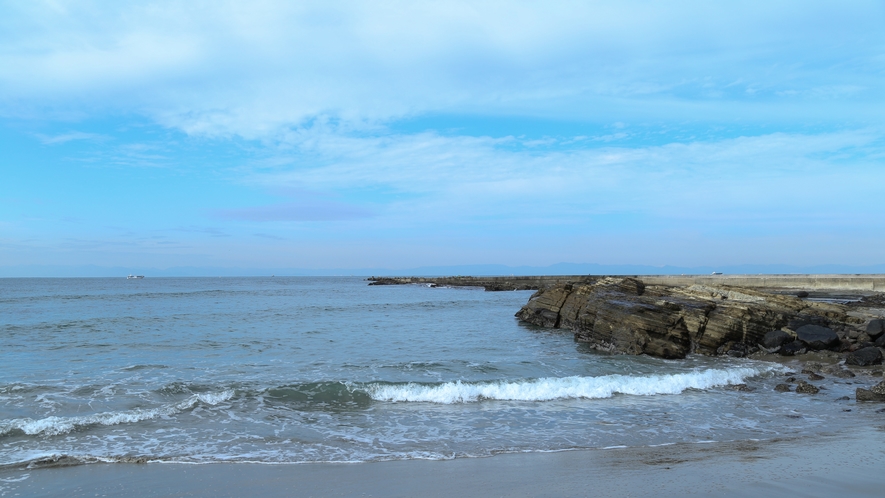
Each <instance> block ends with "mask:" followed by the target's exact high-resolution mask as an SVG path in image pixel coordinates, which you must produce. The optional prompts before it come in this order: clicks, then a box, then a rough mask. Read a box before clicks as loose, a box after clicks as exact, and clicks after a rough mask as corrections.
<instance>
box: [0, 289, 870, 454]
mask: <svg viewBox="0 0 885 498" xmlns="http://www.w3.org/2000/svg"><path fill="white" fill-rule="evenodd" d="M530 295H531V292H484V291H482V290H481V289H451V288H428V287H424V286H417V285H413V286H374V287H369V286H367V285H366V282H365V281H364V280H362V279H359V278H308V277H298V278H285V277H275V278H180V279H178V278H163V279H157V278H146V279H144V280H126V279H125V278H119V279H0V351H2V359H3V360H2V361H3V366H2V369H0V465H9V464H21V463H24V462H35V461H37V460H39V459H44V458H47V457H50V456H56V457H57V456H66V457H70V458H72V459H74V460H79V461H94V460H101V461H116V460H120V459H125V458H128V457H144V458H146V459H148V460H159V461H177V462H212V461H253V462H267V463H282V462H286V463H293V462H315V461H371V460H389V459H415V458H421V459H447V458H453V457H466V456H487V455H491V454H495V453H502V452H524V451H557V450H565V449H577V448H604V447H612V446H648V445H662V444H674V443H691V442H701V441H734V440H747V439H773V438H778V437H784V436H796V435H813V434H820V433H826V432H828V431H830V430H832V429H833V428H834V427H839V428H841V429H844V428H846V427H850V426H851V425H852V424H856V425H858V426H862V425H869V424H870V423H874V421H875V420H876V419H878V418H879V417H880V414H876V413H875V408H876V407H866V406H862V405H856V404H855V403H854V402H849V401H840V400H838V398H840V397H842V396H851V397H852V398H853V392H854V388H855V387H857V386H856V385H854V384H853V382H855V380H852V379H848V380H847V381H843V380H839V379H826V380H825V381H822V382H819V383H818V384H819V385H824V386H825V387H826V389H825V390H824V391H822V392H821V394H818V395H815V396H804V395H797V394H793V393H789V394H782V393H776V392H774V391H773V386H774V385H775V384H777V383H778V382H780V381H781V380H782V378H783V375H784V372H786V368H785V367H784V366H781V365H777V364H771V363H764V362H754V361H750V360H738V359H730V358H706V357H690V358H688V359H686V360H679V361H673V360H659V359H654V358H649V357H633V356H618V355H608V354H602V353H598V352H596V351H593V350H591V349H590V348H588V347H587V346H586V345H584V344H580V343H576V342H574V340H573V338H572V335H571V334H569V333H566V332H562V331H556V330H547V329H539V328H536V327H532V326H527V325H524V324H521V323H519V322H518V321H517V320H516V319H515V318H514V317H513V314H514V313H515V312H516V311H517V310H518V309H519V308H520V306H522V305H523V304H524V303H525V302H526V300H527V299H528V297H529V296H530ZM739 383H746V384H748V385H749V386H750V387H752V388H754V389H755V391H754V392H750V393H746V392H738V391H735V390H733V389H731V388H730V387H729V386H730V385H734V384H739ZM845 410H852V411H850V412H849V411H845Z"/></svg>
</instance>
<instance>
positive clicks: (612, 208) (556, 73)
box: [0, 0, 885, 276]
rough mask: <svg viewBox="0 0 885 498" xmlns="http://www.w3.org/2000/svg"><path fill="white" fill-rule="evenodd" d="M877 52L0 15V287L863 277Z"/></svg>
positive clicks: (542, 24) (310, 9)
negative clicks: (380, 279)
mask: <svg viewBox="0 0 885 498" xmlns="http://www.w3.org/2000/svg"><path fill="white" fill-rule="evenodd" d="M883 27H885V2H882V1H862V0H858V1H852V2H828V1H819V2H807V1H779V2H771V1H764V2H762V1H759V2H756V1H743V2H679V1H668V2H648V1H617V2H615V1H612V2H593V1H580V2H570V1H562V2H543V3H542V2H519V1H507V2H503V1H502V2H494V1H491V2H481V1H464V2H461V1H440V2H396V1H378V2H354V1H345V2H336V1H323V2H290V1H260V0H259V1H250V2H224V1H205V2H201V1H192V2H160V1H156V2H154V1H152V2H138V1H131V2H112V1H106V2H101V1H86V0H83V1H77V2H69V1H63V0H53V1H41V0H33V1H29V2H17V1H13V0H0V276H3V275H4V274H7V275H8V274H12V273H15V271H16V270H15V268H24V267H29V268H30V267H35V266H41V265H42V266H52V267H79V266H85V265H91V266H94V267H123V268H133V269H136V270H137V269H142V268H174V267H197V268H199V267H207V268H208V267H213V268H239V269H244V268H245V269H255V270H256V271H258V270H261V269H266V268H308V269H324V268H326V269H348V268H379V269H404V268H415V267H422V266H428V265H432V266H446V265H474V264H498V265H510V266H521V265H529V266H538V267H543V266H546V265H553V264H556V263H562V262H570V263H593V264H602V265H618V264H621V265H623V264H632V265H652V266H659V265H678V266H687V267H693V266H709V265H714V266H715V265H747V264H758V265H765V264H769V265H771V264H789V265H800V266H801V265H805V266H809V265H824V264H831V265H848V266H853V267H862V266H868V265H882V264H885V28H883Z"/></svg>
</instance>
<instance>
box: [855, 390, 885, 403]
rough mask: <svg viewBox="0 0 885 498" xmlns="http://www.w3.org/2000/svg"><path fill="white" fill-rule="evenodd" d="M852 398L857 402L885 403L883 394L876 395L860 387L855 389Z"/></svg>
mask: <svg viewBox="0 0 885 498" xmlns="http://www.w3.org/2000/svg"><path fill="white" fill-rule="evenodd" d="M854 397H855V399H856V400H857V401H885V394H877V393H874V392H873V391H870V390H869V389H864V388H862V387H858V388H857V390H856V391H855V392H854Z"/></svg>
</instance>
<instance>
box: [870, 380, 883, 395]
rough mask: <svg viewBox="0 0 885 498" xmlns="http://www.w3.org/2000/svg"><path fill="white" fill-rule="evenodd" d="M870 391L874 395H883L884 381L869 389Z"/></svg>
mask: <svg viewBox="0 0 885 498" xmlns="http://www.w3.org/2000/svg"><path fill="white" fill-rule="evenodd" d="M870 391H873V392H874V393H876V394H882V395H885V381H882V382H879V383H878V384H876V385H875V386H873V387H871V388H870Z"/></svg>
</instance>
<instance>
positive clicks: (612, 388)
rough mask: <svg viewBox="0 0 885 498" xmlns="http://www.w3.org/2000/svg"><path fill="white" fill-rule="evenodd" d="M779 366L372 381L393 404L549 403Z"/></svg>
mask: <svg viewBox="0 0 885 498" xmlns="http://www.w3.org/2000/svg"><path fill="white" fill-rule="evenodd" d="M779 369H780V367H779V366H760V367H738V368H726V369H712V368H711V369H706V370H694V371H692V372H687V373H677V374H668V375H647V376H628V375H605V376H601V377H579V376H574V377H562V378H556V377H548V378H541V379H536V380H526V381H517V382H491V383H489V382H486V383H479V382H477V383H472V382H461V381H455V382H446V383H443V384H438V385H422V384H415V383H409V384H400V385H391V384H372V385H370V386H368V387H367V389H366V390H367V391H368V393H369V395H370V396H371V397H372V399H375V400H378V401H394V402H403V401H411V402H428V403H443V404H451V403H467V402H475V401H479V400H483V399H490V400H508V401H549V400H554V399H571V398H587V399H595V398H610V397H611V396H613V395H614V394H616V393H620V394H632V395H637V396H652V395H656V394H679V393H681V392H683V391H685V390H686V389H709V388H711V387H716V386H723V385H728V384H739V383H742V382H743V381H744V380H745V379H747V378H749V377H754V376H757V375H761V374H763V373H767V372H771V371H775V370H779Z"/></svg>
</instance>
